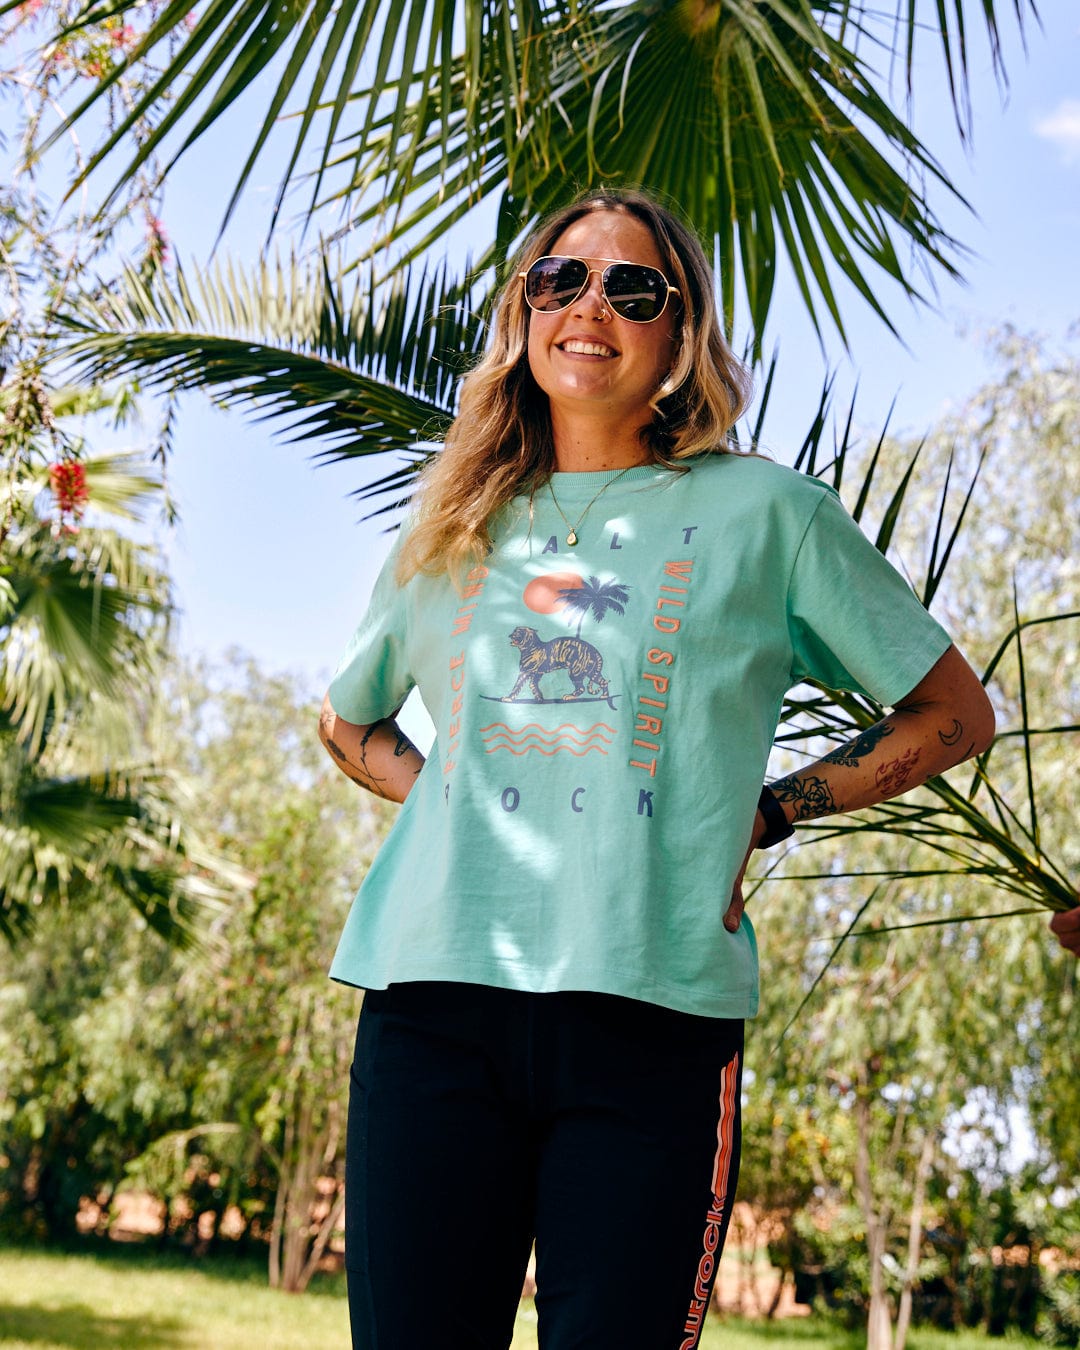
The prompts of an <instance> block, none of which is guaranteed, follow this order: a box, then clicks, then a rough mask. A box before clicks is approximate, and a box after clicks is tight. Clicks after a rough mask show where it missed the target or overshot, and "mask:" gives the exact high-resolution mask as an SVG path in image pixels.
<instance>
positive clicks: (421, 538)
mask: <svg viewBox="0 0 1080 1350" xmlns="http://www.w3.org/2000/svg"><path fill="white" fill-rule="evenodd" d="M594 211H620V212H625V213H626V214H627V215H631V216H635V217H636V218H637V219H638V220H640V221H641V222H642V223H643V224H644V225H646V226H647V227H648V229H649V230H650V232H651V233H652V236H653V238H654V239H655V241H656V246H657V248H658V249H659V251H660V257H661V259H662V260H663V264H664V272H665V273H666V274H667V276H668V278H669V279H670V281H671V282H672V284H673V285H674V286H675V287H677V289H678V291H679V300H680V301H681V303H680V304H679V311H678V313H677V315H676V325H675V351H676V355H675V363H674V365H673V366H672V368H671V370H670V371H669V372H668V374H667V376H666V377H665V378H664V380H663V381H662V382H661V384H660V386H659V388H658V389H657V391H656V393H655V394H654V396H653V398H652V399H651V400H650V406H651V407H652V409H653V414H654V415H653V420H652V422H651V423H649V424H648V425H647V426H645V427H644V428H643V429H642V431H641V432H640V436H641V440H642V444H643V447H644V448H645V450H646V451H647V452H648V455H649V459H650V461H651V462H654V463H656V464H663V465H666V466H667V467H669V468H671V469H686V468H688V467H689V465H688V464H687V463H686V461H687V460H689V459H691V458H692V457H693V456H695V455H700V454H703V453H714V454H724V453H730V452H731V444H730V432H731V428H732V427H733V425H734V424H735V422H736V421H737V419H738V418H739V416H740V415H741V413H742V411H743V409H744V408H745V406H746V403H747V401H748V399H749V396H750V375H749V372H748V371H747V369H746V367H745V366H744V365H743V364H742V362H741V361H739V360H738V358H737V357H736V356H735V355H734V353H733V352H732V350H731V348H730V347H729V346H728V343H727V341H726V340H725V338H724V335H723V332H722V330H721V328H720V323H719V320H718V318H717V314H716V301H715V292H714V279H713V272H712V268H711V267H710V266H709V264H708V262H707V260H706V258H705V254H704V252H703V250H702V247H701V245H700V243H699V242H698V240H697V238H696V236H695V235H694V234H693V232H692V231H691V230H689V229H688V228H687V227H686V226H685V225H684V224H683V223H682V222H681V221H680V220H679V219H678V218H677V217H676V216H674V215H673V214H672V213H671V212H670V211H669V210H667V209H666V208H665V207H663V206H660V205H659V204H658V203H657V202H655V201H653V200H652V198H650V197H648V196H646V195H645V194H644V193H642V192H638V191H622V190H620V191H600V192H590V193H588V194H586V195H585V196H583V197H580V198H579V199H578V200H577V201H575V202H573V203H572V204H571V205H570V206H567V207H564V208H563V209H562V210H561V211H557V212H555V213H554V214H553V215H551V216H549V217H548V218H547V219H546V220H544V221H543V222H542V223H541V224H540V225H539V226H538V227H537V229H536V231H535V233H534V234H533V235H532V237H531V238H530V239H529V240H528V241H527V242H526V243H525V245H524V246H523V248H522V249H521V251H520V253H519V254H518V257H517V259H516V260H515V261H514V263H513V265H512V266H511V267H510V269H509V274H508V276H509V279H508V280H507V282H506V284H505V286H504V287H503V290H502V293H501V295H500V296H499V298H498V300H497V302H496V304H495V308H494V316H493V321H492V339H491V344H490V346H489V347H488V350H487V352H486V353H485V355H484V356H483V358H482V359H481V360H480V362H479V364H478V365H477V366H476V367H475V369H474V370H472V371H471V372H470V374H469V375H468V376H467V377H466V378H465V380H464V381H463V382H462V387H461V401H460V405H459V411H458V415H457V417H456V418H455V419H454V422H453V424H452V425H451V427H450V430H449V431H448V432H447V436H446V442H445V444H444V446H443V448H442V450H440V451H439V453H438V454H437V455H436V456H435V457H434V459H433V460H432V461H431V463H430V464H429V465H428V467H427V468H426V469H425V470H424V472H423V474H422V476H421V480H420V488H419V511H418V514H417V518H416V523H415V525H414V526H413V528H412V529H411V530H410V531H409V534H408V537H407V538H406V540H405V541H404V544H403V546H402V550H401V554H400V556H399V559H398V565H397V579H398V582H399V583H400V584H404V583H405V582H406V581H408V580H409V579H410V578H411V577H413V576H415V575H416V574H417V573H418V572H424V573H428V574H431V575H438V574H440V573H443V572H446V573H448V574H449V575H450V576H451V577H452V578H453V579H454V580H458V579H460V577H461V576H462V575H463V573H464V572H465V571H467V570H468V568H469V567H470V566H474V565H475V564H476V563H478V562H479V561H480V560H481V559H482V558H483V557H484V556H485V554H486V553H487V552H488V551H489V549H490V547H491V534H490V525H491V522H492V521H493V520H494V518H495V516H496V515H497V514H498V512H499V511H500V510H501V509H502V508H503V507H504V506H506V505H507V504H508V503H509V502H510V501H512V500H513V498H514V497H516V496H518V495H519V494H521V493H524V492H535V491H536V489H537V488H538V487H539V486H541V485H542V484H543V483H544V482H545V481H546V480H547V478H548V477H549V476H550V474H551V473H552V471H553V470H554V467H555V447H554V443H553V439H552V431H551V416H550V412H549V408H548V400H547V395H546V394H545V393H544V392H543V391H542V390H541V389H540V387H539V386H538V385H537V383H536V381H535V380H534V379H533V376H532V372H531V371H530V369H529V360H528V339H529V314H530V310H529V307H528V305H527V304H526V303H525V298H524V294H523V289H522V285H521V281H520V278H519V276H518V273H519V272H523V271H526V270H527V269H528V268H529V267H530V266H531V265H532V263H534V262H535V261H536V259H537V258H542V257H544V256H545V255H547V254H549V253H550V252H551V251H552V249H553V248H554V246H555V242H556V240H557V239H558V238H559V236H560V235H561V234H562V232H563V231H564V230H565V229H567V228H568V226H570V225H572V224H573V223H574V221H576V220H580V219H581V218H582V217H583V216H586V215H588V214H590V213H591V212H594Z"/></svg>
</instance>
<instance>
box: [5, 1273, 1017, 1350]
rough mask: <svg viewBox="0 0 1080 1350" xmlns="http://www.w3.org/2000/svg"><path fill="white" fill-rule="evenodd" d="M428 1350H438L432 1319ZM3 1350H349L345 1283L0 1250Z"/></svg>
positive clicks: (817, 1326)
mask: <svg viewBox="0 0 1080 1350" xmlns="http://www.w3.org/2000/svg"><path fill="white" fill-rule="evenodd" d="M431 1326H432V1335H431V1345H432V1347H433V1350H434V1347H436V1346H437V1345H438V1344H439V1335H438V1309H437V1308H432V1309H431ZM535 1328H536V1315H535V1313H534V1312H533V1310H532V1308H531V1307H530V1306H529V1305H527V1304H526V1305H523V1307H522V1310H521V1314H520V1316H519V1318H518V1324H517V1331H516V1332H515V1335H514V1345H513V1350H535V1347H536V1329H535ZM865 1343H866V1341H865V1337H864V1336H862V1335H851V1334H847V1333H844V1332H839V1331H836V1330H833V1329H830V1327H829V1326H828V1324H827V1323H824V1322H822V1321H820V1320H819V1319H817V1318H806V1319H799V1320H794V1321H787V1322H778V1323H771V1324H770V1323H753V1322H736V1321H730V1320H726V1321H723V1322H720V1321H715V1320H714V1321H713V1323H712V1325H711V1326H710V1325H709V1324H706V1327H705V1331H704V1333H703V1335H702V1339H701V1350H766V1347H768V1346H773V1345H784V1346H791V1347H792V1350H859V1348H860V1347H861V1346H863V1345H865ZM1003 1344H1005V1345H1009V1344H1011V1345H1027V1346H1032V1347H1033V1346H1035V1345H1036V1344H1037V1343H1036V1342H1035V1341H1031V1340H1023V1339H1017V1340H1015V1341H1011V1342H1010V1341H1006V1342H1002V1341H1001V1340H994V1341H991V1340H990V1339H989V1338H987V1337H985V1336H979V1335H975V1334H966V1335H957V1336H946V1335H941V1334H937V1333H928V1332H916V1333H915V1334H913V1335H912V1336H911V1337H910V1338H909V1341H908V1346H909V1350H992V1348H993V1347H997V1348H998V1350H1000V1347H1001V1346H1002V1345H1003ZM0 1346H3V1347H4V1348H5V1350H310V1347H312V1346H319V1347H321V1348H322V1350H348V1346H349V1332H348V1319H347V1316H346V1311H345V1282H344V1279H342V1278H341V1277H326V1278H324V1279H322V1281H321V1283H316V1284H315V1285H313V1287H312V1289H311V1290H310V1291H309V1292H308V1293H307V1294H304V1295H300V1296H296V1295H290V1294H282V1293H278V1292H277V1291H276V1290H273V1289H268V1288H267V1287H266V1272H265V1269H264V1268H263V1267H261V1266H256V1265H252V1264H249V1263H243V1264H241V1263H237V1262H234V1261H231V1260H228V1259H221V1260H219V1261H215V1262H213V1263H210V1262H199V1263H196V1262H193V1261H185V1260H184V1259H183V1258H182V1257H177V1256H167V1257H162V1256H159V1255H158V1254H157V1253H155V1252H152V1251H149V1250H147V1249H145V1248H120V1249H118V1250H117V1249H113V1250H110V1251H109V1252H108V1254H107V1255H106V1256H96V1255H89V1254H87V1255H58V1254H52V1253H38V1252H33V1251H27V1250H24V1249H15V1248H0Z"/></svg>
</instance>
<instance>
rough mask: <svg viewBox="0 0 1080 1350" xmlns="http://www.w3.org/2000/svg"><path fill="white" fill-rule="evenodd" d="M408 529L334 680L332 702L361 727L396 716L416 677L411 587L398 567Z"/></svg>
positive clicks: (341, 714)
mask: <svg viewBox="0 0 1080 1350" xmlns="http://www.w3.org/2000/svg"><path fill="white" fill-rule="evenodd" d="M401 541H402V532H401V531H400V530H399V531H398V538H397V540H396V541H395V543H394V546H393V548H392V549H391V550H390V553H389V556H388V557H387V559H386V561H385V563H383V567H382V571H381V572H380V573H379V576H378V580H377V581H376V582H375V589H374V590H373V591H372V593H371V603H370V604H369V605H368V608H367V613H366V614H365V615H364V617H363V619H362V620H361V621H360V625H359V627H358V628H357V629H356V632H355V633H353V635H352V638H351V639H350V641H349V645H348V646H347V647H346V648H345V652H344V655H343V656H342V658H341V660H340V661H339V662H338V666H337V669H336V670H335V672H334V676H333V679H332V680H331V681H330V690H329V693H330V704H331V707H332V708H333V709H334V711H335V712H336V713H337V714H338V716H339V717H343V718H344V719H345V720H346V721H347V722H355V723H356V724H357V725H359V726H367V725H370V723H372V722H378V721H379V720H380V719H381V718H383V717H390V716H392V715H393V714H394V713H395V712H397V710H398V708H400V707H401V705H402V703H404V701H405V699H406V697H407V695H408V693H409V691H410V690H411V689H412V687H413V684H414V683H415V681H414V680H413V677H412V674H411V672H410V670H409V661H408V655H407V652H408V631H407V605H406V594H405V588H404V587H403V586H400V585H399V584H398V581H397V578H396V577H395V575H394V571H395V568H396V565H397V559H398V554H399V552H400V550H401Z"/></svg>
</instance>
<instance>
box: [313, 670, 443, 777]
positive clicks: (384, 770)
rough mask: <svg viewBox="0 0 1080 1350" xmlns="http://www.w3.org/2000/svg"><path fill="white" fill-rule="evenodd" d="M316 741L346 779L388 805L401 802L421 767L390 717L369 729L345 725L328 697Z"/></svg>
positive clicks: (416, 754)
mask: <svg viewBox="0 0 1080 1350" xmlns="http://www.w3.org/2000/svg"><path fill="white" fill-rule="evenodd" d="M319 740H320V741H322V743H323V745H325V746H326V749H327V751H328V752H329V754H330V755H331V756H332V758H333V760H334V763H335V764H336V765H337V766H338V768H339V769H340V770H341V772H342V773H343V774H344V775H345V776H346V778H351V779H352V781H353V782H354V783H359V784H360V786H361V787H364V788H367V789H368V791H369V792H374V793H375V795H376V797H383V798H385V799H386V800H387V801H389V802H403V801H404V800H405V798H406V797H407V796H408V795H409V793H410V792H411V791H412V786H413V784H414V783H415V782H416V777H417V774H419V772H420V770H421V769H422V768H423V767H424V756H423V755H422V754H421V753H420V751H419V750H417V748H416V746H415V745H413V743H412V741H410V740H409V738H408V736H406V735H405V733H404V732H403V731H402V730H401V728H400V727H399V726H398V724H397V723H396V722H395V721H394V719H393V718H392V717H384V718H383V719H382V720H381V721H379V722H372V723H371V724H370V725H369V726H358V725H357V724H356V723H355V722H346V721H345V719H344V718H343V717H339V716H338V715H337V713H336V712H335V711H334V709H333V707H332V705H331V703H330V695H329V694H327V696H326V697H325V698H324V699H323V705H322V712H320V713H319Z"/></svg>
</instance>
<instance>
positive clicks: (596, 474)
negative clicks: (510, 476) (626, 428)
mask: <svg viewBox="0 0 1080 1350" xmlns="http://www.w3.org/2000/svg"><path fill="white" fill-rule="evenodd" d="M687 467H688V468H689V465H688V466H687ZM675 472H676V471H675V470H674V469H668V468H665V467H664V465H662V464H635V465H634V466H633V468H631V469H599V470H592V469H586V470H583V471H582V472H581V473H572V472H571V473H568V472H558V471H557V472H555V473H552V474H551V476H550V477H549V478H548V479H545V484H546V483H551V485H552V486H553V487H554V488H555V491H556V492H557V493H559V494H560V499H561V496H562V495H563V494H565V495H566V496H567V497H569V496H570V495H571V494H572V493H573V492H575V491H578V492H585V491H587V490H589V489H591V490H592V491H593V492H595V491H596V489H597V488H605V487H609V486H610V487H611V489H612V490H613V491H617V490H618V489H619V488H621V487H623V485H624V484H625V485H626V486H627V487H634V486H641V485H642V484H648V483H653V482H656V483H659V482H664V481H666V480H668V479H670V477H671V476H672V474H673V473H675ZM616 480H618V481H616Z"/></svg>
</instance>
